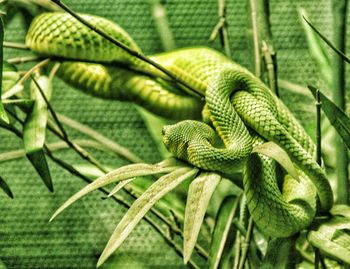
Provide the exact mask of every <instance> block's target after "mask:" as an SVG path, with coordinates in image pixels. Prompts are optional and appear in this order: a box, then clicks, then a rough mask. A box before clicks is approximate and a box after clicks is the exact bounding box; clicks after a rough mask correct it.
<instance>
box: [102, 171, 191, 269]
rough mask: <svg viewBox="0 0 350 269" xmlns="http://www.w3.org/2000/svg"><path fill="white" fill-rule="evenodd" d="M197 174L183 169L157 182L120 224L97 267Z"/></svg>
mask: <svg viewBox="0 0 350 269" xmlns="http://www.w3.org/2000/svg"><path fill="white" fill-rule="evenodd" d="M197 172H198V169H196V168H189V167H183V168H179V169H177V170H175V171H173V172H172V173H170V174H167V175H165V176H163V177H161V178H159V179H158V180H157V181H155V182H154V183H153V184H152V185H151V186H150V187H149V188H148V189H147V191H145V192H144V193H143V194H142V195H141V196H140V197H139V198H138V199H137V200H136V201H135V202H134V203H133V205H132V206H131V207H130V208H129V210H128V211H127V213H126V214H125V215H124V217H123V218H122V220H121V221H120V222H119V224H118V225H117V227H116V228H115V230H114V232H113V233H112V235H111V237H110V239H109V241H108V243H107V245H106V247H105V249H104V250H103V252H102V254H101V256H100V258H99V260H98V262H97V267H100V266H101V265H102V264H103V263H104V262H105V261H106V260H107V259H108V257H109V256H110V255H111V254H112V253H113V252H114V251H115V250H117V249H118V248H119V246H120V245H121V244H122V243H123V242H124V240H125V239H126V238H127V237H128V236H129V234H130V233H131V231H132V230H133V229H134V228H135V226H136V225H137V224H138V223H139V221H140V220H141V219H142V218H143V216H144V215H145V214H146V213H147V212H148V210H149V209H150V208H151V207H152V206H153V205H154V204H155V203H156V202H157V201H158V200H159V199H160V198H162V197H163V196H164V195H165V194H166V193H168V192H169V191H171V190H172V189H174V188H175V187H176V186H178V185H179V184H180V183H181V182H183V181H184V180H186V179H189V178H192V177H194V176H195V175H196V174H197Z"/></svg>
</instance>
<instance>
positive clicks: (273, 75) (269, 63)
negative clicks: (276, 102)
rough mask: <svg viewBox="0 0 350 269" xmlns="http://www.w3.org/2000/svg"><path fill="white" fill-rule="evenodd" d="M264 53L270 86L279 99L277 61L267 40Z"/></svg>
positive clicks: (264, 44) (263, 44)
mask: <svg viewBox="0 0 350 269" xmlns="http://www.w3.org/2000/svg"><path fill="white" fill-rule="evenodd" d="M261 49H262V53H263V55H264V61H265V65H266V70H267V77H268V79H269V86H270V89H271V91H272V92H274V93H275V94H276V96H277V97H279V91H278V80H277V61H276V54H275V52H271V51H270V48H269V47H268V45H267V43H266V41H265V40H263V41H262V48H261Z"/></svg>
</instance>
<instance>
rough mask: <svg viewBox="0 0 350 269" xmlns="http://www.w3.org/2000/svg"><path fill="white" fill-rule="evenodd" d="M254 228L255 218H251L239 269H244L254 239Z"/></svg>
mask: <svg viewBox="0 0 350 269" xmlns="http://www.w3.org/2000/svg"><path fill="white" fill-rule="evenodd" d="M253 228H254V222H253V218H252V217H250V218H249V223H248V229H247V234H246V236H245V239H244V242H243V244H242V253H241V258H240V262H239V266H238V269H243V268H244V265H245V261H246V259H247V255H248V250H249V245H250V240H251V238H252V232H253Z"/></svg>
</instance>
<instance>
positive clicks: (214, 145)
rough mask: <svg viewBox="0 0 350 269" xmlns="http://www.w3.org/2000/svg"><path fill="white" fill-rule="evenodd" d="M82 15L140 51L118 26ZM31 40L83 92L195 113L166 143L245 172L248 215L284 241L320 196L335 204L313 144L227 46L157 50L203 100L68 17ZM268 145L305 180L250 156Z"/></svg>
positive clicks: (44, 23)
mask: <svg viewBox="0 0 350 269" xmlns="http://www.w3.org/2000/svg"><path fill="white" fill-rule="evenodd" d="M84 16H85V18H88V20H89V21H90V22H92V23H93V24H95V25H96V26H98V27H100V28H101V29H103V30H105V31H106V32H107V33H108V34H110V35H112V36H113V37H115V38H116V39H118V40H120V41H121V42H123V43H124V44H126V45H127V46H130V47H131V48H133V49H134V50H137V51H140V49H139V48H138V46H137V45H136V43H135V42H134V41H133V40H132V39H131V37H129V35H128V34H127V33H126V32H125V31H124V30H122V29H121V28H120V27H119V26H117V25H115V24H114V23H112V22H110V21H108V20H106V19H103V18H99V17H96V16H90V15H84ZM26 43H27V45H28V46H29V47H30V48H31V49H32V50H33V51H35V52H37V53H39V54H42V55H49V56H55V57H62V58H67V59H68V61H64V62H62V64H61V67H60V69H59V72H58V74H59V76H60V77H61V78H62V79H64V80H65V81H66V82H68V83H70V84H72V85H74V86H75V87H77V88H79V89H81V90H83V91H85V92H88V93H90V94H92V95H95V96H98V97H103V98H110V99H117V100H125V101H132V102H134V103H136V104H138V105H141V106H143V107H145V108H146V109H148V110H150V111H152V112H154V113H156V114H159V115H161V116H163V117H169V118H176V119H187V120H184V121H180V122H179V123H177V124H175V125H171V126H166V127H165V128H164V130H163V138H164V143H165V145H166V146H167V148H168V149H169V150H170V151H171V152H172V153H173V154H174V155H175V156H176V157H178V158H180V159H183V160H185V161H187V162H189V163H191V164H193V165H194V166H197V167H199V168H202V169H204V170H210V171H216V172H219V173H226V174H230V173H232V172H234V171H236V170H238V169H242V168H243V170H244V189H245V193H246V196H247V201H248V207H249V210H250V213H251V215H252V216H253V218H254V220H255V222H256V223H257V225H258V226H259V227H260V228H261V229H262V230H263V231H264V232H265V233H266V234H268V235H271V236H276V237H286V236H290V235H291V234H294V233H296V232H298V231H300V230H302V229H304V228H306V227H307V226H308V225H309V224H310V223H311V222H312V220H313V218H314V216H315V213H316V210H317V208H316V198H317V197H316V196H317V195H318V199H319V203H320V210H322V211H328V210H329V209H330V208H331V206H332V203H333V195H332V191H331V188H330V185H329V183H328V180H327V178H326V175H325V173H324V171H323V169H322V168H321V167H320V166H319V165H318V164H317V163H316V162H315V160H314V155H315V145H314V144H313V142H312V140H311V139H310V137H309V136H308V135H307V134H306V132H305V131H304V129H303V128H302V127H301V125H300V124H299V123H298V122H297V120H296V119H295V118H294V116H293V115H292V114H291V113H290V112H289V110H288V109H287V108H286V106H285V105H284V104H283V103H282V102H281V101H280V100H279V99H278V98H277V97H276V96H274V95H273V94H272V93H271V91H270V90H269V89H268V88H267V87H266V86H265V85H264V84H263V83H262V82H261V81H260V80H259V79H258V78H256V77H255V76H254V75H252V74H251V73H250V72H249V71H248V70H247V69H245V68H243V67H241V66H240V65H238V64H236V63H234V62H232V61H231V60H230V59H228V58H226V57H225V56H223V55H222V54H220V53H219V52H216V51H214V50H212V49H209V48H204V47H195V48H185V49H180V50H176V51H172V52H167V53H162V54H158V55H154V56H151V57H152V58H153V59H154V60H155V61H157V62H158V63H159V64H161V65H163V66H164V67H165V68H167V69H168V70H170V71H171V72H173V73H174V74H176V76H177V77H181V78H182V79H183V80H185V81H186V82H187V83H188V84H189V85H191V87H193V88H196V89H197V90H198V91H199V92H201V93H202V95H203V98H204V101H203V100H199V99H197V98H195V97H193V96H189V95H187V94H185V93H184V91H183V89H182V88H181V86H178V85H177V84H175V83H173V82H170V81H169V80H167V79H166V78H165V77H164V76H162V78H160V77H157V75H159V72H157V71H156V70H155V69H154V68H152V67H150V66H148V65H146V64H144V63H142V62H140V61H139V60H136V59H134V58H133V57H131V56H129V55H128V54H127V53H126V52H123V51H122V50H121V49H120V48H118V47H115V46H113V45H112V44H110V43H109V42H108V41H106V40H104V39H103V38H102V37H101V36H99V35H98V34H96V33H94V32H92V31H91V30H89V29H88V28H86V27H85V26H83V25H82V24H81V23H79V22H78V21H76V20H75V19H74V18H73V17H71V16H70V15H68V14H65V13H43V14H42V15H40V16H38V17H37V18H35V20H34V21H33V23H32V25H31V27H30V29H29V31H28V35H27V40H26ZM86 62H90V63H86ZM92 62H99V63H98V64H97V63H92ZM100 62H101V63H105V64H100ZM116 62H117V63H118V66H116V65H115V63H116ZM112 63H113V65H111V64H112ZM140 71H141V72H140ZM204 105H205V111H206V115H209V116H208V117H207V118H209V120H210V124H211V125H212V126H213V127H214V128H212V127H211V126H210V125H207V124H205V123H203V122H199V121H194V120H193V119H199V118H200V115H201V112H202V109H203V107H204ZM218 138H220V139H218ZM218 140H219V141H218ZM264 141H273V142H275V143H276V144H278V145H279V146H280V147H282V148H283V149H284V150H285V151H286V152H287V153H288V155H289V156H290V158H291V159H292V161H293V162H294V163H295V164H296V166H297V168H298V173H299V179H300V182H298V181H297V180H295V179H293V178H292V177H290V176H289V175H283V174H282V175H281V173H280V171H279V169H278V168H277V166H276V163H275V162H274V161H272V160H271V159H269V158H267V157H265V156H262V155H260V154H256V153H253V154H252V149H253V147H254V146H256V145H259V144H262V143H264ZM281 176H282V177H283V178H284V180H283V184H282V185H279V183H278V182H277V181H276V178H278V177H281ZM267 213H268V214H267Z"/></svg>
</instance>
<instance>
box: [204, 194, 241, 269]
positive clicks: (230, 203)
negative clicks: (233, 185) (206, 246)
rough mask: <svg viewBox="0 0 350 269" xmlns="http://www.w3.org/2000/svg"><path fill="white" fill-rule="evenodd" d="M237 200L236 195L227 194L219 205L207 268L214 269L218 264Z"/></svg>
mask: <svg viewBox="0 0 350 269" xmlns="http://www.w3.org/2000/svg"><path fill="white" fill-rule="evenodd" d="M238 201H239V200H238V199H237V197H235V196H232V195H230V196H227V197H226V198H225V199H224V200H223V201H222V203H221V205H220V208H219V212H218V214H217V217H216V221H215V227H214V231H213V236H212V243H211V246H210V252H209V259H208V268H209V269H216V268H218V266H219V263H220V260H221V257H222V254H223V251H224V247H225V244H226V242H227V239H228V236H229V231H230V227H231V224H232V220H233V218H234V215H235V212H236V210H237V207H238Z"/></svg>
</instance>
